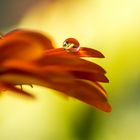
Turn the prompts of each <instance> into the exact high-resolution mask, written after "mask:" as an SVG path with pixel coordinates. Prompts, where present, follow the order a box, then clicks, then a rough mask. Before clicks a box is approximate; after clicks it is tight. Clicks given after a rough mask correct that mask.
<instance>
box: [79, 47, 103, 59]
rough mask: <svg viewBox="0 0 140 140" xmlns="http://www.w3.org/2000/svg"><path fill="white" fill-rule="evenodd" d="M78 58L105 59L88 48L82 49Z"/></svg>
mask: <svg viewBox="0 0 140 140" xmlns="http://www.w3.org/2000/svg"><path fill="white" fill-rule="evenodd" d="M77 55H78V56H80V57H97V58H104V55H103V54H102V53H101V52H99V51H97V50H95V49H91V48H86V47H81V48H80V51H79V52H78V53H77Z"/></svg>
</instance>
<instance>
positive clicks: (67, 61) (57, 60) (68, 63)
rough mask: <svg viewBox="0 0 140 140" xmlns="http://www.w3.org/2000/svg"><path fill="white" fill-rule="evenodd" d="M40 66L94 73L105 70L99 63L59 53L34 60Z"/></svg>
mask: <svg viewBox="0 0 140 140" xmlns="http://www.w3.org/2000/svg"><path fill="white" fill-rule="evenodd" d="M35 63H36V64H38V65H39V66H41V67H45V66H46V69H56V70H71V71H72V70H79V71H81V70H82V71H87V72H95V73H102V74H104V73H106V71H105V70H104V69H103V68H102V67H101V66H99V65H97V64H95V63H93V62H89V61H87V60H84V59H81V58H78V57H75V56H72V55H66V56H60V55H55V56H53V55H49V56H43V57H42V58H41V59H39V60H38V61H35Z"/></svg>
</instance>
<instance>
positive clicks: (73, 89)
mask: <svg viewBox="0 0 140 140" xmlns="http://www.w3.org/2000/svg"><path fill="white" fill-rule="evenodd" d="M51 86H52V87H51V88H53V89H55V90H57V91H60V92H63V93H65V94H66V95H68V96H71V97H73V98H76V99H78V100H80V101H83V102H85V103H87V104H89V105H91V106H93V107H96V108H98V109H100V110H102V111H105V112H110V111H111V106H110V105H109V103H108V101H107V97H106V94H105V92H104V91H103V90H101V88H100V87H98V85H97V84H96V83H92V84H91V83H88V82H86V81H81V80H75V82H72V81H70V82H61V83H60V82H59V83H52V85H51Z"/></svg>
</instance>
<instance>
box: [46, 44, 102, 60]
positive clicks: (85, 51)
mask: <svg viewBox="0 0 140 140" xmlns="http://www.w3.org/2000/svg"><path fill="white" fill-rule="evenodd" d="M45 54H46V55H61V56H65V55H67V54H71V55H74V56H78V57H96V58H104V55H103V54H102V53H101V52H99V51H97V50H95V49H91V48H86V47H81V48H80V51H78V52H66V51H65V50H64V49H63V48H55V49H52V50H47V51H46V52H45Z"/></svg>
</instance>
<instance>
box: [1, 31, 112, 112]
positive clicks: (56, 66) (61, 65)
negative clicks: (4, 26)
mask: <svg viewBox="0 0 140 140" xmlns="http://www.w3.org/2000/svg"><path fill="white" fill-rule="evenodd" d="M63 47H64V48H55V47H54V46H53V43H52V42H51V40H50V39H49V38H48V37H46V36H44V35H43V34H41V33H39V32H36V31H31V30H24V29H20V30H14V31H12V32H9V33H8V34H6V35H5V36H3V39H1V40H0V53H1V56H0V90H1V91H2V90H3V89H8V90H11V91H14V92H15V93H20V94H21V95H25V96H28V97H34V96H33V95H32V94H30V93H27V92H25V91H23V90H21V89H19V88H17V87H16V86H15V85H22V84H29V85H32V84H36V85H41V86H45V87H48V88H51V89H54V90H57V91H60V92H62V93H64V94H65V95H66V96H68V97H73V98H76V99H78V100H80V101H83V102H85V103H87V104H89V105H91V106H94V107H96V108H98V109H101V110H103V111H105V112H110V111H111V106H110V105H109V103H108V101H107V93H106V91H105V90H104V88H103V87H102V86H101V85H100V84H99V82H109V81H108V79H107V77H106V76H105V73H106V71H105V70H104V69H103V68H102V67H100V66H99V65H97V64H95V63H93V62H89V61H87V60H84V59H82V58H81V57H97V58H104V56H103V54H102V53H100V52H99V51H97V50H94V49H91V48H86V47H80V44H79V42H78V41H77V40H76V39H74V38H69V39H66V40H65V41H64V43H63Z"/></svg>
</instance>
